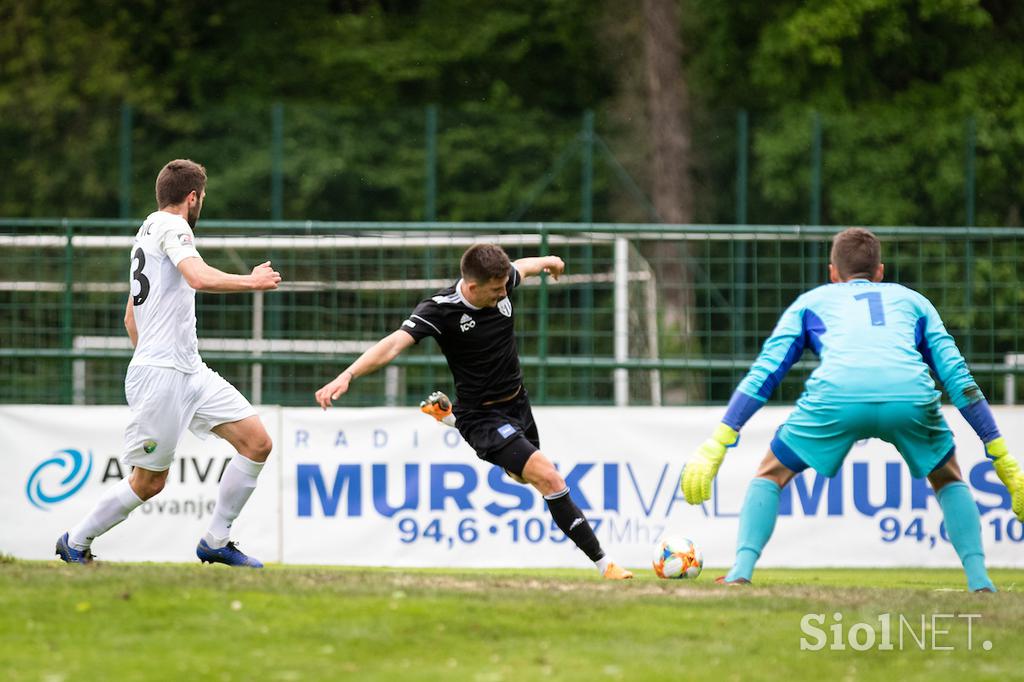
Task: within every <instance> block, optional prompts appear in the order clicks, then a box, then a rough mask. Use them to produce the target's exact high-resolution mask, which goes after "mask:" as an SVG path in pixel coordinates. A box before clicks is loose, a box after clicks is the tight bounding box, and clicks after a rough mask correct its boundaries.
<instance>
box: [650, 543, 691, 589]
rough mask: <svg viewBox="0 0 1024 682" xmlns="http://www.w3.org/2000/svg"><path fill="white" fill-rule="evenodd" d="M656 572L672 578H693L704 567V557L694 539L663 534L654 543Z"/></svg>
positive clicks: (661, 575)
mask: <svg viewBox="0 0 1024 682" xmlns="http://www.w3.org/2000/svg"><path fill="white" fill-rule="evenodd" d="M651 563H652V564H653V566H654V573H655V575H657V576H658V577H659V578H668V579H670V580H687V579H689V580H693V579H694V578H696V577H697V576H699V575H700V572H701V569H703V568H704V557H703V556H702V555H701V553H700V550H699V549H697V545H695V544H693V541H691V540H689V539H687V538H683V537H673V536H662V538H661V539H660V540H658V542H657V543H656V544H655V545H654V560H653V561H652V562H651Z"/></svg>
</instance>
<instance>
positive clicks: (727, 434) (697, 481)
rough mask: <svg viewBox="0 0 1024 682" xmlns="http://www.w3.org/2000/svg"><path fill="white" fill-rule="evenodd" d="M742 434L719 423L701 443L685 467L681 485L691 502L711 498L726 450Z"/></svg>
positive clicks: (688, 500) (680, 480) (680, 479)
mask: <svg viewBox="0 0 1024 682" xmlns="http://www.w3.org/2000/svg"><path fill="white" fill-rule="evenodd" d="M739 437H740V435H739V434H738V433H736V431H735V430H734V429H732V428H731V427H729V426H726V425H725V424H719V425H718V427H717V428H716V429H715V431H714V433H712V434H711V438H708V439H707V440H706V441H704V442H703V443H701V444H700V447H698V448H697V450H696V452H694V453H693V454H692V455H690V459H689V460H688V461H687V462H686V466H684V467H683V474H682V476H680V477H679V487H680V488H681V489H682V491H683V496H684V497H685V498H686V501H687V502H689V503H690V504H700V503H701V502H705V501H707V500H709V499H711V483H712V481H714V480H715V476H716V475H717V474H718V467H720V466H722V460H723V459H725V450H726V448H730V447H732V446H733V445H735V444H736V442H737V441H738V440H739Z"/></svg>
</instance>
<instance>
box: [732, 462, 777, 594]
mask: <svg viewBox="0 0 1024 682" xmlns="http://www.w3.org/2000/svg"><path fill="white" fill-rule="evenodd" d="M781 490H782V489H781V488H780V487H779V485H778V484H777V483H776V482H775V481H769V480H768V479H767V478H755V479H754V480H753V481H751V482H750V487H749V488H747V499H746V500H744V501H743V509H741V510H740V532H739V535H738V536H737V538H736V563H734V564H733V566H732V570H731V571H729V574H728V575H727V576H725V579H726V580H730V581H731V580H736V579H737V578H746V579H747V580H750V577H751V576H752V575H753V574H754V564H755V563H757V560H758V559H759V558H760V557H761V550H762V549H764V546H765V545H766V544H768V540H769V538H771V536H772V531H773V530H775V519H776V518H778V516H779V492H781Z"/></svg>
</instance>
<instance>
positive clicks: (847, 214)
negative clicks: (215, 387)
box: [0, 102, 1024, 227]
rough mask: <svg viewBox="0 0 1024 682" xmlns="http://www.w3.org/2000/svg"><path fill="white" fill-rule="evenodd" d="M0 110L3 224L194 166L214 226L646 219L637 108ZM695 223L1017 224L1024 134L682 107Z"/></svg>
mask: <svg viewBox="0 0 1024 682" xmlns="http://www.w3.org/2000/svg"><path fill="white" fill-rule="evenodd" d="M5 113H6V115H4V116H0V144H2V146H3V148H4V151H5V152H6V154H7V157H8V158H10V159H13V160H16V162H14V163H10V164H8V165H7V166H6V167H5V169H4V170H5V176H4V179H5V182H4V183H0V215H4V216H35V217H43V216H48V215H52V214H54V213H57V214H60V215H67V216H78V217H84V216H96V215H114V214H117V215H119V216H120V217H122V218H130V217H133V216H137V215H138V214H139V213H140V212H141V211H143V210H145V208H146V207H148V206H149V205H150V204H151V203H152V202H153V181H154V178H155V176H156V173H157V172H158V170H159V169H160V168H161V167H162V166H163V165H164V164H165V163H166V162H167V161H168V160H169V159H173V158H178V157H185V158H194V159H195V160H197V161H199V162H201V163H204V164H206V166H207V168H208V169H209V173H210V180H209V186H208V188H207V189H208V201H207V202H206V206H205V208H204V215H205V217H206V218H207V219H209V218H237V217H246V218H258V219H264V220H265V219H271V220H281V219H296V218H301V219H318V220H336V219H345V220H363V221H381V220H426V221H433V220H444V221H458V222H461V221H467V220H475V221H536V220H541V221H580V222H584V223H589V222H592V221H595V220H597V221H605V222H659V221H660V220H661V218H662V217H661V216H658V214H657V211H656V209H655V208H654V206H653V202H652V201H651V199H650V197H649V190H650V187H651V186H652V185H653V178H652V174H653V172H654V171H653V169H652V167H651V163H650V158H651V149H650V145H651V144H652V142H651V140H650V139H648V136H647V135H646V133H645V128H644V127H643V126H642V125H638V124H637V123H636V119H635V118H634V117H633V116H632V112H628V111H620V110H618V109H617V108H606V109H603V110H602V109H598V110H595V111H589V110H588V111H580V112H566V111H543V110H536V109H528V110H520V109H518V108H501V107H495V106H493V105H492V104H485V103H480V104H479V105H475V104H471V103H470V104H461V105H458V106H454V105H452V106H447V105H445V104H444V103H443V102H442V103H439V104H431V105H426V106H423V107H414V108H398V109H381V110H377V109H366V108H362V107H343V106H320V105H312V104H300V103H295V102H288V103H273V102H252V103H248V104H245V105H242V104H237V103H236V104H232V105H213V104H209V105H207V106H204V107H202V108H197V109H191V108H190V109H188V110H187V111H166V110H163V109H156V110H154V109H153V108H152V107H139V108H135V107H133V106H132V105H130V104H124V105H122V106H120V107H117V106H112V105H108V106H92V107H81V108H79V109H76V110H75V111H73V112H63V115H61V116H57V117H56V118H54V119H53V120H48V121H40V120H39V119H38V117H36V116H31V115H29V114H28V113H27V110H25V111H23V110H21V109H17V108H15V109H14V110H12V111H8V112H5ZM692 123H693V130H692V142H693V155H692V158H690V159H689V161H688V165H689V166H690V167H691V169H692V172H693V178H694V182H695V187H696V188H697V189H696V196H695V197H693V203H694V211H695V213H694V216H693V218H692V220H694V221H699V222H708V223H725V222H736V223H748V222H754V223H776V224H786V223H804V222H806V223H809V224H811V225H819V224H832V225H839V224H850V223H853V224H876V225H929V224H944V223H946V222H947V221H952V222H955V223H960V224H965V225H969V226H973V225H979V226H989V227H995V226H1001V225H1020V223H1021V210H1020V207H1021V205H1022V203H1024V187H1022V186H1021V184H1020V183H1019V182H1018V181H1017V179H1018V178H1019V177H1020V176H1021V159H1022V158H1024V143H1022V142H1021V139H1022V138H1021V136H1020V134H1019V133H1018V131H1017V129H1016V128H1015V127H1014V123H1013V119H1012V117H1009V118H1007V116H1006V115H1005V114H1004V113H1003V112H1000V111H998V110H997V111H978V112H974V113H970V112H962V113H958V114H956V115H952V114H950V113H949V112H947V111H945V110H941V111H931V110H925V111H921V112H918V114H917V115H915V116H913V117H900V118H899V119H893V118H892V117H886V116H879V115H878V114H877V112H874V111H872V110H871V109H870V107H869V108H867V109H859V108H858V109H854V110H842V111H820V112H819V111H814V110H811V109H806V110H805V109H802V108H799V107H792V108H789V107H787V108H786V110H785V111H781V112H776V113H773V114H768V113H764V112H760V113H759V112H753V113H749V112H747V111H744V110H740V111H737V110H734V109H722V110H715V111H703V110H700V111H695V112H694V120H693V121H692Z"/></svg>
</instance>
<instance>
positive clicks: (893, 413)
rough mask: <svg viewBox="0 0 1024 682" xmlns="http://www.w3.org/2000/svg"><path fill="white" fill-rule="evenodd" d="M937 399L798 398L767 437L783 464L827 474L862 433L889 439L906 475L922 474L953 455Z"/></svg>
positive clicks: (868, 436) (834, 473)
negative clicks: (840, 400) (836, 400)
mask: <svg viewBox="0 0 1024 682" xmlns="http://www.w3.org/2000/svg"><path fill="white" fill-rule="evenodd" d="M939 404H940V403H939V400H938V399H937V398H936V399H935V400H932V401H928V402H922V403H912V402H889V403H831V402H822V401H811V400H805V399H800V401H799V402H797V404H796V409H795V410H793V413H792V414H791V415H789V418H788V419H787V420H786V423H785V424H783V425H782V426H781V427H779V430H778V431H777V432H776V434H775V438H774V439H773V440H772V446H771V449H772V453H773V454H774V455H775V457H776V458H778V460H779V461H780V462H782V463H783V464H784V465H786V467H787V468H789V469H791V470H793V471H796V472H800V471H802V470H804V469H806V468H807V467H811V468H812V469H814V470H815V471H817V472H818V473H819V474H821V475H822V476H827V477H829V478H831V477H832V476H835V475H836V473H837V472H838V471H839V467H841V466H842V464H843V460H844V459H846V455H847V453H849V452H850V448H852V447H853V444H854V443H856V442H857V441H859V440H864V439H866V438H880V439H882V440H884V441H886V442H887V443H892V444H893V445H895V446H896V449H897V450H899V453H900V454H901V455H902V456H903V459H904V460H906V462H907V466H908V467H909V468H910V475H911V476H913V477H914V478H924V477H925V476H927V475H928V474H930V473H931V472H932V471H934V470H935V469H937V468H938V467H940V466H942V465H944V464H945V463H946V462H947V461H949V458H950V457H952V456H953V451H954V447H953V434H952V433H950V431H949V427H948V426H947V425H946V420H945V419H944V418H943V417H942V412H940V411H939Z"/></svg>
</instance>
